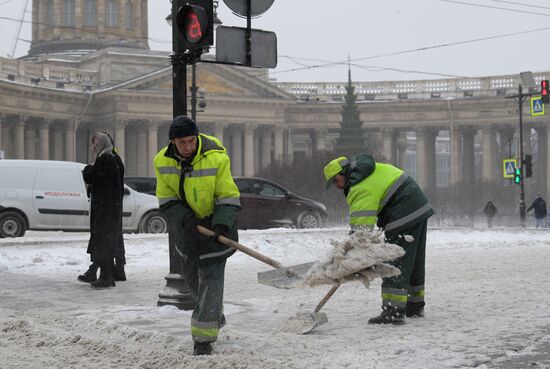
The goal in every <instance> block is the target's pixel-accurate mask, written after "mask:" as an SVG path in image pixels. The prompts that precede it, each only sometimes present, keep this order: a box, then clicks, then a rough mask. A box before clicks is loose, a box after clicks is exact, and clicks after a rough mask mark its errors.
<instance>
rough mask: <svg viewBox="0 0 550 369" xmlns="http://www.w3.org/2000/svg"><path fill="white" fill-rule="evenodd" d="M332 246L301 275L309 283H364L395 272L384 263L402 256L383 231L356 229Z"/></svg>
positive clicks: (401, 249)
mask: <svg viewBox="0 0 550 369" xmlns="http://www.w3.org/2000/svg"><path fill="white" fill-rule="evenodd" d="M331 244H332V246H333V248H332V250H331V251H330V253H329V254H328V255H327V256H326V257H325V259H324V260H321V261H320V262H318V263H316V264H314V265H313V266H312V267H311V269H310V270H309V272H308V273H307V274H306V275H305V277H304V280H305V283H306V284H308V285H310V286H317V285H320V284H335V283H343V282H348V281H353V280H358V279H359V280H361V282H363V284H365V286H368V285H369V284H370V282H371V281H372V280H373V279H375V278H378V277H380V278H385V277H392V276H396V275H399V274H400V273H401V272H400V271H399V269H397V268H395V267H394V266H392V265H389V264H385V262H387V261H391V260H395V259H397V258H399V257H401V256H403V255H405V250H403V248H401V247H400V246H398V245H395V244H391V243H386V242H385V241H384V233H383V232H381V231H377V232H370V231H367V230H359V231H357V232H355V233H353V234H352V235H351V236H350V237H348V238H347V239H344V240H343V241H334V240H332V241H331Z"/></svg>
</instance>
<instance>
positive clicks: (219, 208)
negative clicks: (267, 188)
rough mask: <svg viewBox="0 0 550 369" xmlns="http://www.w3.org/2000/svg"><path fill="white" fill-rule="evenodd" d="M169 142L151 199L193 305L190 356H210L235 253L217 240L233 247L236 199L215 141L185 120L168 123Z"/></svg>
mask: <svg viewBox="0 0 550 369" xmlns="http://www.w3.org/2000/svg"><path fill="white" fill-rule="evenodd" d="M168 137H169V139H170V141H169V144H168V146H167V147H165V148H163V149H162V150H161V151H160V152H159V153H158V154H157V155H156V156H155V174H156V177H157V192H156V194H157V197H158V199H159V204H160V210H161V211H162V212H163V213H164V214H165V215H166V218H167V219H168V232H169V242H171V243H172V242H174V245H175V248H176V250H177V253H178V254H179V255H180V256H181V258H182V264H183V266H182V275H183V278H184V280H185V282H186V284H187V286H188V288H189V291H190V294H191V296H192V298H193V300H194V302H195V308H194V310H193V315H192V317H191V335H192V338H193V341H194V347H193V355H210V354H211V353H212V345H211V344H212V343H213V342H215V341H216V340H217V338H218V334H219V330H220V328H221V327H223V326H224V325H225V316H224V315H223V289H224V274H225V264H226V259H227V258H228V257H229V256H231V255H232V254H233V253H234V252H235V249H233V248H231V247H228V246H225V245H223V244H221V243H220V242H218V237H219V236H220V235H223V236H226V237H229V238H230V239H232V240H235V241H238V234H237V223H236V217H237V213H238V211H239V210H240V207H241V204H240V199H239V198H240V194H239V190H238V188H237V186H236V185H235V182H234V181H233V177H232V176H231V171H230V162H229V156H228V155H227V152H226V150H225V148H224V147H223V145H222V143H221V142H220V141H219V140H218V139H217V138H215V137H212V136H208V135H205V134H202V133H199V130H198V127H197V125H196V124H195V122H194V121H193V120H192V119H191V118H189V117H187V116H178V117H175V118H174V119H173V121H172V123H171V124H170V128H169V133H168ZM198 225H202V226H204V227H207V228H210V229H212V230H213V231H214V233H215V236H214V237H205V236H203V235H201V234H200V233H199V232H198V231H197V226H198ZM172 240H173V241H172Z"/></svg>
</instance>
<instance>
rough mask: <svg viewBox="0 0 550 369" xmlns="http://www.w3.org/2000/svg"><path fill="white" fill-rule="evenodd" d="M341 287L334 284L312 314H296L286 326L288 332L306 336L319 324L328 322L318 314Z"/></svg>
mask: <svg viewBox="0 0 550 369" xmlns="http://www.w3.org/2000/svg"><path fill="white" fill-rule="evenodd" d="M340 286H341V283H336V284H334V285H333V286H332V287H331V288H330V290H329V291H328V292H327V293H326V295H325V296H324V297H323V298H322V299H321V301H319V303H318V304H317V306H316V307H315V309H313V312H311V313H297V314H296V315H295V316H293V317H292V318H290V319H289V320H288V322H287V324H286V328H287V330H288V331H293V332H295V333H298V334H307V333H309V332H311V331H312V330H313V329H315V328H317V327H318V326H320V325H321V324H325V323H326V322H328V318H327V314H326V313H320V312H319V311H320V310H321V309H322V308H323V306H325V304H326V303H327V301H328V300H329V299H330V298H331V297H332V295H334V292H336V290H337V289H338V287H340Z"/></svg>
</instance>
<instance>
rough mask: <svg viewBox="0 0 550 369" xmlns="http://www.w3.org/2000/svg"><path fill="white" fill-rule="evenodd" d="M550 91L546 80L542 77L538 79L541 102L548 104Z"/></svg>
mask: <svg viewBox="0 0 550 369" xmlns="http://www.w3.org/2000/svg"><path fill="white" fill-rule="evenodd" d="M549 93H550V91H549V87H548V80H547V79H544V80H542V81H540V94H541V96H542V102H543V103H544V104H548V103H549V102H550V94H549Z"/></svg>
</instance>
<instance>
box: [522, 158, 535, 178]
mask: <svg viewBox="0 0 550 369" xmlns="http://www.w3.org/2000/svg"><path fill="white" fill-rule="evenodd" d="M523 164H524V165H525V178H530V177H532V176H533V156H531V155H529V154H527V155H525V160H524V162H523Z"/></svg>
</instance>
